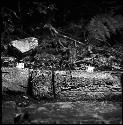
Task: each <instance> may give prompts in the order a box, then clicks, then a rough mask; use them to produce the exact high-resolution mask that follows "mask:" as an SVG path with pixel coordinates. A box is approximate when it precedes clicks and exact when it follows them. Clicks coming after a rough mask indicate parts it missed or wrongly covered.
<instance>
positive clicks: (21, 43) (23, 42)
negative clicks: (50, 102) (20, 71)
mask: <svg viewBox="0 0 123 125" xmlns="http://www.w3.org/2000/svg"><path fill="white" fill-rule="evenodd" d="M10 44H11V45H12V46H13V47H15V48H17V49H18V50H19V51H21V52H22V53H25V52H27V51H29V50H31V49H34V48H36V47H37V46H38V39H37V38H34V37H29V38H25V39H20V40H14V41H12V42H11V43H10Z"/></svg>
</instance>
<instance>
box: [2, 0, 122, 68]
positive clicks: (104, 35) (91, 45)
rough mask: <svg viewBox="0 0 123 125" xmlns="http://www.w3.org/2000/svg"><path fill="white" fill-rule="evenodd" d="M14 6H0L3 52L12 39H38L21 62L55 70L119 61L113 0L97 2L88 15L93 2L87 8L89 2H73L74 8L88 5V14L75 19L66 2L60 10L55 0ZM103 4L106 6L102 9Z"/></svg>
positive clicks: (118, 25)
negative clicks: (32, 51) (29, 56)
mask: <svg viewBox="0 0 123 125" xmlns="http://www.w3.org/2000/svg"><path fill="white" fill-rule="evenodd" d="M80 3H81V2H79V4H80ZM72 4H75V3H74V2H73V3H72ZM72 4H71V6H72ZM109 4H110V5H109ZM15 5H16V9H15V10H14V9H11V8H9V7H6V6H3V7H2V9H1V15H2V26H3V29H2V33H1V46H2V48H3V51H4V52H5V51H6V50H7V46H8V44H9V43H10V42H11V41H12V40H16V39H22V38H27V37H32V36H34V37H36V38H38V40H39V47H38V48H36V49H37V50H36V52H35V53H34V54H35V55H34V54H32V58H31V60H30V58H28V57H25V58H24V59H23V60H24V61H25V63H28V61H29V64H30V61H31V62H34V63H33V64H34V65H35V64H36V66H38V65H39V66H41V65H42V67H43V65H45V66H44V67H45V68H46V67H47V66H48V67H50V66H51V65H52V66H53V67H57V68H58V67H59V68H58V69H63V68H68V69H71V68H73V67H74V68H73V69H75V67H76V66H78V63H87V65H88V64H91V65H94V66H97V67H100V66H102V65H103V66H110V67H111V66H112V63H111V60H117V61H115V63H117V65H120V64H121V63H122V57H123V52H122V50H123V49H122V44H123V43H122V42H123V38H122V33H123V16H122V14H119V12H120V9H121V7H120V6H119V5H117V4H116V1H114V2H111V3H110V2H106V1H105V2H102V3H100V4H99V3H98V7H97V9H98V10H99V12H98V13H96V12H94V14H91V9H92V10H93V9H94V8H95V5H93V7H90V8H89V6H90V5H91V3H88V2H84V3H83V4H82V3H81V4H80V5H78V4H77V5H76V4H75V9H77V10H79V9H80V8H87V7H88V14H87V15H88V17H87V16H85V15H84V14H80V15H78V17H79V18H77V19H74V18H73V17H72V16H71V15H72V13H73V11H72V9H71V8H69V7H70V5H69V6H67V7H66V8H65V11H64V7H63V10H62V9H60V7H59V4H58V3H57V2H56V3H55V2H49V1H48V2H46V1H44V2H43V1H25V2H24V1H17V2H15ZM101 5H103V7H102V9H101ZM105 5H106V6H108V5H109V6H110V7H109V8H107V9H105V8H104V6H105ZM27 6H28V7H27ZM77 6H78V7H77ZM83 6H84V7H83ZM113 7H114V8H115V9H113ZM77 10H76V11H77ZM108 10H109V11H108ZM76 11H75V13H76V14H77V12H76ZM79 11H80V10H79ZM60 12H61V13H62V14H61V13H60ZM83 13H84V12H83ZM60 14H61V16H63V19H61V18H60V16H59V15H60ZM73 16H74V14H73ZM68 17H69V18H70V19H68ZM59 19H60V21H59ZM65 22H66V23H65ZM61 24H63V25H61ZM104 43H106V44H104ZM119 43H120V45H119ZM119 46H120V47H119ZM98 47H101V48H98ZM100 49H101V50H100ZM104 53H105V54H104ZM3 55H4V54H3ZM112 56H113V57H112ZM86 57H87V58H89V59H87V58H86ZM111 58H112V59H111ZM104 60H105V61H104Z"/></svg>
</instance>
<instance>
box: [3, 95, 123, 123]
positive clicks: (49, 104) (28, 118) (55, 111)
mask: <svg viewBox="0 0 123 125" xmlns="http://www.w3.org/2000/svg"><path fill="white" fill-rule="evenodd" d="M115 98H117V99H118V98H120V99H119V100H117V99H112V100H105V101H103V100H100V101H99V100H86V101H84V100H80V101H74V102H71V101H66V102H64V101H62V100H52V99H51V100H49V99H41V100H35V99H33V98H31V97H29V96H26V95H25V94H22V93H19V94H15V93H4V94H3V99H2V123H3V124H18V123H20V124H53V123H54V124H122V99H121V98H122V96H119V97H115Z"/></svg>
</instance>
